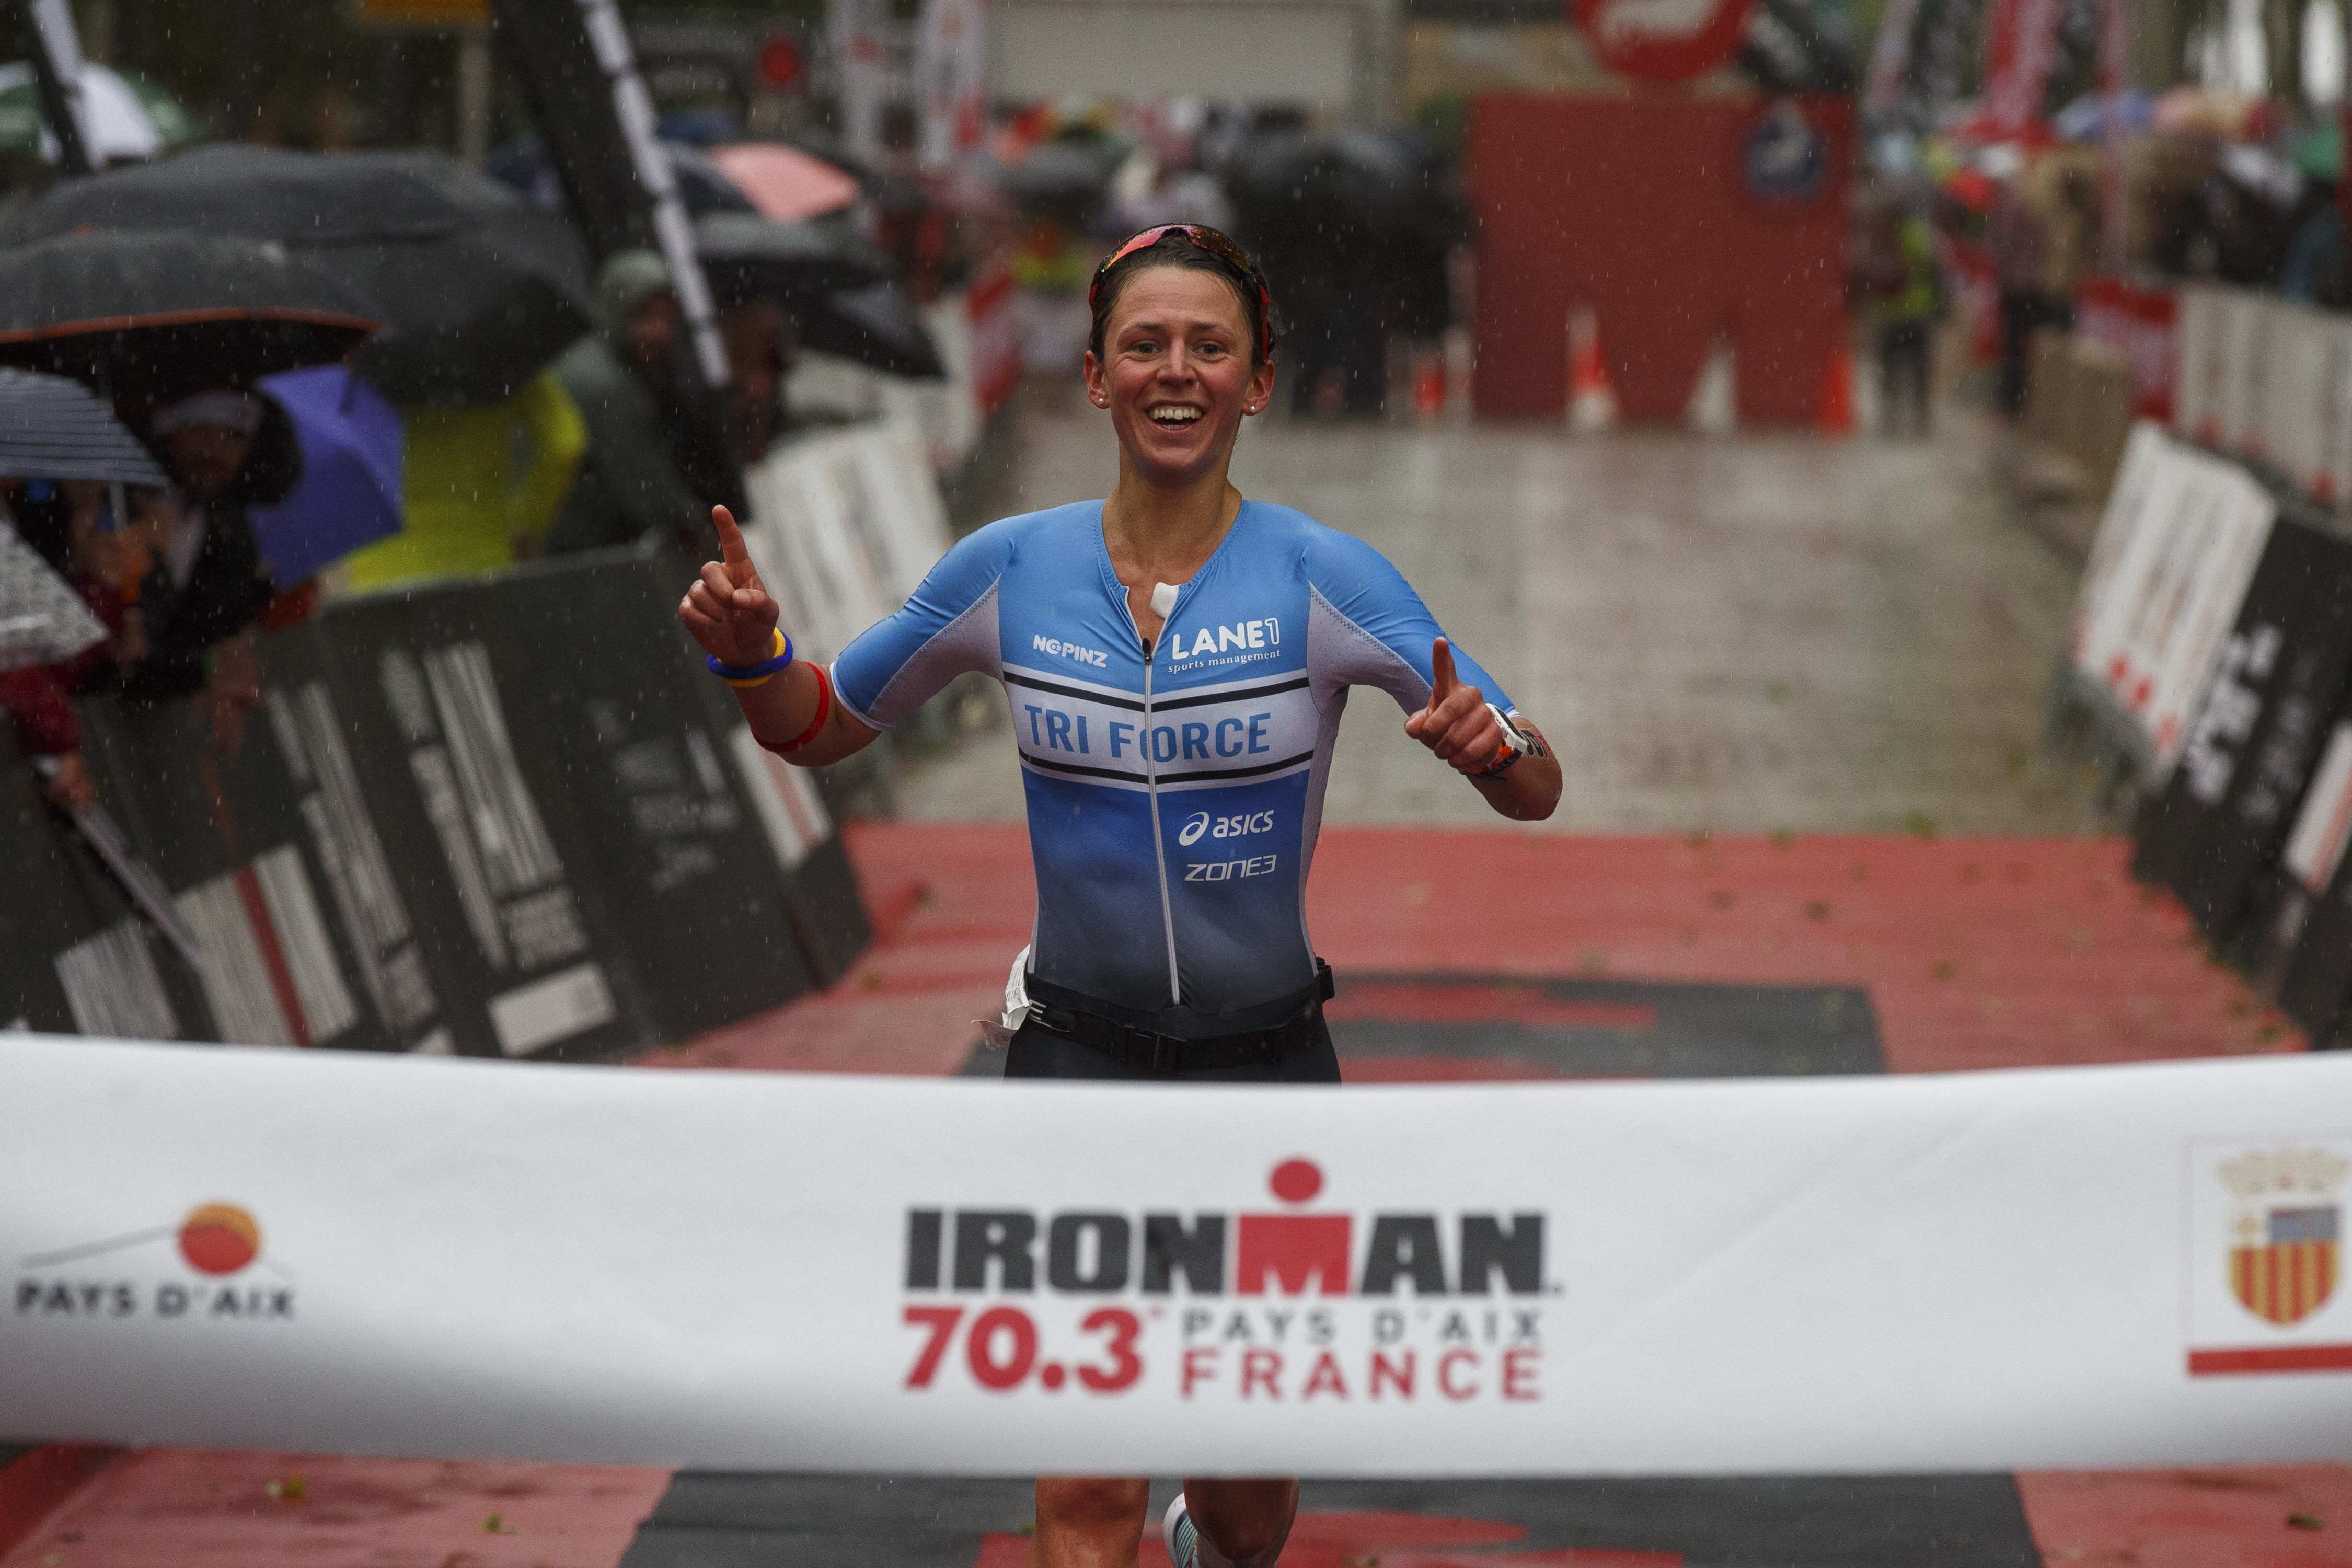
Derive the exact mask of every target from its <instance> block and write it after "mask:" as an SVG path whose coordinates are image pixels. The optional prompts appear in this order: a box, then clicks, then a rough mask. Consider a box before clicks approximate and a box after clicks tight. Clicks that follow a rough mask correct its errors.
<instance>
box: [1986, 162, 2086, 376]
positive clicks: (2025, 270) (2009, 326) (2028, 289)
mask: <svg viewBox="0 0 2352 1568" xmlns="http://www.w3.org/2000/svg"><path fill="white" fill-rule="evenodd" d="M1988 238H1989V241H1990V246H1991V248H1992V262H1993V273H1994V279H1995V281H1996V282H1997V283H1998V284H1999V285H2000V408H2001V412H2002V413H2003V414H2005V415H2007V416H2009V417H2010V418H2011V419H2015V418H2017V417H2019V416H2021V415H2022V414H2024V412H2025V389H2026V383H2027V381H2028V380H2029V379H2030V377H2031V374H2032V363H2031V361H2030V356H2031V354H2032V348H2033V335H2034V333H2036V332H2038V331H2042V329H2043V328H2045V327H2057V328H2061V329H2063V328H2064V327H2066V326H2067V325H2069V324H2070V323H2071V321H2072V319H2073V314H2074V312H2073V310H2072V308H2071V307H2070V306H2069V304H2068V303H2067V300H2066V297H2065V296H2064V295H2063V294H2061V293H2056V292H2053V290H2052V289H2051V287H2050V270H2051V262H2052V258H2051V245H2050V226H2049V223H2048V221H2047V220H2046V219H2045V218H2044V216H2042V213H2041V212H2040V211H2039V210H2038V209H2037V207H2036V205H2035V204H2034V203H2033V201H2032V199H2031V197H2030V196H2029V195H2028V194H2027V192H2026V191H2025V189H2024V182H2023V181H2022V179H2012V180H2011V181H2009V182H2008V183H2007V184H2004V185H2002V187H2001V190H2000V195H1999V196H1998V197H1996V198H1995V199H1994V202H1993V209H1992V226H1991V232H1990V235H1989V237H1988Z"/></svg>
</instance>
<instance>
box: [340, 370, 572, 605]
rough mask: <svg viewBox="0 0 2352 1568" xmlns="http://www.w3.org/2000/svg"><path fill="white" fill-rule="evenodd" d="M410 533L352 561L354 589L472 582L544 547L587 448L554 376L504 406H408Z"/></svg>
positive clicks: (405, 483) (404, 467)
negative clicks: (439, 579)
mask: <svg viewBox="0 0 2352 1568" xmlns="http://www.w3.org/2000/svg"><path fill="white" fill-rule="evenodd" d="M400 423H401V427H402V431H401V434H402V454H401V471H402V476H401V489H402V492H403V493H402V504H401V516H402V525H401V531H399V532H398V533H395V534H394V535H393V536H392V537H391V538H389V539H385V540H381V541H379V542H376V543H374V544H371V545H369V546H368V547H367V548H366V549H364V550H362V551H360V552H357V553H355V554H353V555H352V556H350V557H349V558H348V559H347V560H346V561H345V562H344V569H345V571H346V573H347V574H348V580H349V582H350V583H351V585H352V587H354V588H362V589H365V588H385V587H391V586H393V585H394V584H400V583H415V582H422V581H427V580H430V579H433V578H436V577H465V576H471V575H473V574H477V573H481V572H492V571H496V570H497V569H498V568H499V567H501V566H511V565H513V564H514V563H516V562H517V561H528V560H530V559H533V558H534V557H536V556H538V555H539V554H540V553H541V552H542V551H543V550H544V549H545V548H546V543H547V534H548V530H549V528H550V527H551V525H552V524H553V523H554V521H555V518H556V513H557V509H558V508H559V507H561V506H562V504H563V500H564V496H565V494H566V492H567V491H569V490H570V489H571V488H572V479H573V476H574V475H576V474H577V473H578V472H579V470H580V462H581V458H583V456H584V455H585V454H586V452H587V449H588V429H587V426H586V425H585V424H584V423H583V420H582V419H581V416H580V409H579V407H578V405H575V404H574V403H573V402H572V395H571V394H570V393H568V392H566V391H565V390H564V389H563V383H562V381H561V380H559V379H557V377H556V374H555V373H554V372H553V371H552V370H543V371H541V372H540V373H539V374H537V375H535V376H533V377H531V379H530V380H529V381H527V382H525V383H524V384H522V386H521V388H520V390H518V391H517V392H516V393H515V395H513V396H511V397H509V398H507V399H506V400H505V401H504V402H500V403H492V404H488V405H482V406H478V407H468V408H404V409H402V410H401V411H400Z"/></svg>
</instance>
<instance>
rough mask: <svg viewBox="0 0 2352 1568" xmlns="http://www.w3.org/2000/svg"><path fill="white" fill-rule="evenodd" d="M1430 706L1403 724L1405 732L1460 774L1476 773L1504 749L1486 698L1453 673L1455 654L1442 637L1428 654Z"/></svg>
mask: <svg viewBox="0 0 2352 1568" xmlns="http://www.w3.org/2000/svg"><path fill="white" fill-rule="evenodd" d="M1429 663H1430V669H1431V672H1432V679H1431V680H1430V683H1429V702H1428V704H1427V705H1426V706H1425V707H1423V709H1422V710H1421V711H1420V712H1418V713H1415V714H1414V715H1413V716H1412V717H1411V718H1410V719H1407V720H1406V721H1404V732H1405V733H1406V734H1408V735H1411V736H1412V738H1413V739H1414V740H1416V741H1419V742H1421V743H1422V744H1423V745H1424V746H1427V747H1428V748H1429V749H1430V750H1431V751H1433V752H1436V753H1437V756H1438V760H1439V761H1441V762H1444V763H1452V764H1453V765H1454V768H1455V769H1456V770H1457V771H1458V772H1461V773H1477V772H1478V771H1479V770H1481V769H1482V768H1485V767H1486V765H1487V764H1488V763H1492V762H1493V761H1494V760H1495V753H1496V752H1499V751H1500V750H1501V749H1502V746H1503V729H1502V726H1501V725H1499V724H1497V723H1496V722H1495V715H1494V714H1493V713H1491V712H1489V711H1487V709H1486V693H1485V692H1483V691H1481V690H1479V689H1477V688H1476V687H1475V686H1465V685H1463V684H1462V682H1461V680H1460V679H1458V678H1457V677H1456V676H1455V675H1454V650H1453V649H1452V648H1451V647H1447V646H1446V642H1445V639H1444V637H1439V638H1438V639H1437V641H1436V642H1435V643H1434V644H1433V645H1432V646H1431V648H1430V654H1429Z"/></svg>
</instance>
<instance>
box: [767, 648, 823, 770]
mask: <svg viewBox="0 0 2352 1568" xmlns="http://www.w3.org/2000/svg"><path fill="white" fill-rule="evenodd" d="M809 668H811V669H813V670H814V671H816V717H815V718H814V719H812V720H810V721H809V727H808V728H807V729H805V730H803V731H801V732H800V733H799V734H797V735H795V736H793V738H792V739H791V740H789V741H786V742H783V743H782V744H781V745H777V744H774V743H772V742H767V741H762V742H760V744H761V745H762V746H766V747H767V748H768V750H770V751H772V752H797V751H799V750H800V749H801V748H802V747H803V746H805V745H807V744H808V743H809V742H811V741H814V740H815V739H816V734H817V731H820V730H822V729H824V721H825V716H826V715H827V714H829V713H831V712H832V711H833V682H832V681H831V680H830V679H827V678H826V676H825V673H824V666H823V665H821V664H819V663H817V662H816V661H815V660H814V659H812V660H810V661H809Z"/></svg>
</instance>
